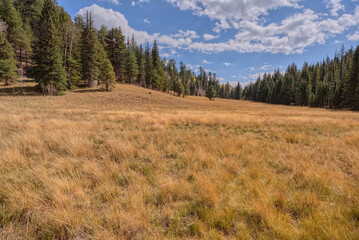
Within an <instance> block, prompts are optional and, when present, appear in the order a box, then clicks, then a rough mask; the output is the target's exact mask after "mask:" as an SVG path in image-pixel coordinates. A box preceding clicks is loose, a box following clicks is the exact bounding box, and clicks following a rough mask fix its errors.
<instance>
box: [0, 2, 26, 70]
mask: <svg viewBox="0 0 359 240" xmlns="http://www.w3.org/2000/svg"><path fill="white" fill-rule="evenodd" d="M0 17H1V18H2V19H3V20H4V21H5V22H6V24H7V25H8V28H7V32H8V36H7V38H8V41H9V42H10V43H11V45H12V47H13V48H14V50H18V51H19V54H18V56H19V57H18V61H19V62H20V64H19V65H20V66H21V64H22V60H23V51H25V52H30V51H31V45H30V42H31V34H30V32H29V29H28V26H27V24H26V22H25V23H24V24H23V22H22V19H21V17H20V14H19V12H18V11H17V10H16V9H15V7H14V5H13V1H12V0H2V1H1V2H0Z"/></svg>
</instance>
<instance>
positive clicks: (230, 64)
mask: <svg viewBox="0 0 359 240" xmlns="http://www.w3.org/2000/svg"><path fill="white" fill-rule="evenodd" d="M223 64H224V65H225V66H226V67H229V66H232V63H228V62H224V63H223Z"/></svg>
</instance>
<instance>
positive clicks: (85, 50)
mask: <svg viewBox="0 0 359 240" xmlns="http://www.w3.org/2000/svg"><path fill="white" fill-rule="evenodd" d="M81 45H82V75H83V78H84V80H85V81H86V82H87V86H88V87H96V86H97V84H98V77H99V56H98V53H99V45H100V44H99V41H98V37H97V32H96V29H95V27H94V23H93V19H92V15H91V13H88V12H87V13H86V21H85V24H84V26H83V30H82V44H81Z"/></svg>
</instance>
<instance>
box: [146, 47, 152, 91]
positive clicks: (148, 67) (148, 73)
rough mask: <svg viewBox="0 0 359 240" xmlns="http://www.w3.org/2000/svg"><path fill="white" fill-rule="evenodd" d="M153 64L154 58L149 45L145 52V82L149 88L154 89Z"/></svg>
mask: <svg viewBox="0 0 359 240" xmlns="http://www.w3.org/2000/svg"><path fill="white" fill-rule="evenodd" d="M152 71H153V63H152V56H151V52H150V46H149V44H148V43H147V46H146V50H145V82H146V87H147V88H152V79H153V75H152V74H153V72H152Z"/></svg>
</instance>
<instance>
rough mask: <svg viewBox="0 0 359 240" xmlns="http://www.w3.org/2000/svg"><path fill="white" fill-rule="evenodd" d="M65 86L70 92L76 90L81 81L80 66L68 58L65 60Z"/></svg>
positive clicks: (74, 60)
mask: <svg viewBox="0 0 359 240" xmlns="http://www.w3.org/2000/svg"><path fill="white" fill-rule="evenodd" d="M66 70H67V85H68V88H69V89H71V90H74V89H76V88H77V87H78V86H79V85H80V81H81V79H82V75H81V64H80V63H79V62H78V61H76V59H74V58H72V57H69V58H68V59H67V69H66Z"/></svg>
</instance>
